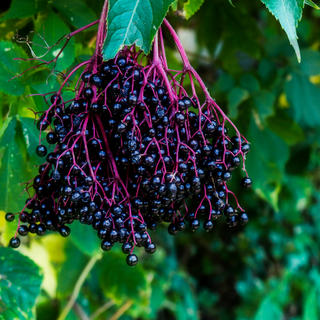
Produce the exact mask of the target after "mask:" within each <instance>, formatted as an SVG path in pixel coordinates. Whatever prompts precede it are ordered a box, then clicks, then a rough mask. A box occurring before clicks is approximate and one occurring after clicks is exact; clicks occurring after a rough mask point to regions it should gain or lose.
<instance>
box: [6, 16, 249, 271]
mask: <svg viewBox="0 0 320 320" xmlns="http://www.w3.org/2000/svg"><path fill="white" fill-rule="evenodd" d="M166 24H167V26H168V28H169V31H170V32H171V33H172V36H173V38H174V40H176V41H178V40H177V38H176V34H175V33H174V31H173V30H172V28H171V27H170V25H168V23H167V22H166ZM177 46H178V49H179V51H180V53H181V55H182V58H183V61H184V69H183V70H182V71H179V72H175V73H174V72H173V71H170V70H169V69H168V67H167V63H166V58H165V52H164V47H163V39H162V34H161V30H160V31H159V38H158V37H156V39H155V41H154V47H153V52H152V57H151V58H150V59H149V58H148V57H146V56H144V55H143V54H142V52H141V51H138V52H136V50H135V47H131V48H129V47H126V48H124V49H123V50H121V51H120V52H119V53H118V54H117V56H116V57H115V58H114V59H112V60H109V61H108V62H103V61H102V58H101V56H98V57H97V58H96V59H94V60H90V61H89V62H88V64H87V66H86V68H85V70H84V71H83V72H82V74H81V77H80V79H79V81H78V83H77V86H76V96H75V99H74V100H72V101H64V100H63V95H62V88H63V86H62V87H61V89H60V90H59V91H58V92H56V93H54V94H53V95H51V97H50V102H51V103H49V107H48V110H47V111H46V112H44V113H43V114H42V115H41V116H40V118H39V119H38V121H37V128H38V129H39V130H40V143H39V146H38V147H37V149H36V153H37V155H38V156H40V157H46V158H45V159H46V162H45V163H44V164H43V165H41V166H39V174H38V175H37V176H36V177H35V178H34V180H33V181H32V182H31V183H30V184H29V185H28V186H27V188H26V190H27V191H28V193H29V195H30V192H29V191H30V188H33V189H34V191H35V194H34V196H30V198H28V199H27V201H26V205H25V207H24V208H23V210H22V211H21V212H20V213H18V215H19V226H18V229H17V233H18V234H19V235H20V236H26V235H27V234H28V232H30V233H36V234H37V235H39V236H42V235H44V234H45V233H46V231H47V230H50V231H57V232H59V233H60V235H61V236H63V237H67V236H69V234H70V228H69V225H70V224H72V223H73V222H74V221H75V220H78V221H79V222H80V223H82V224H86V225H91V226H92V228H94V230H96V232H97V236H98V237H99V238H100V239H101V248H102V250H104V251H108V250H110V249H111V248H112V247H113V245H114V244H115V243H116V242H119V243H122V251H123V252H124V253H125V254H127V260H126V261H127V264H128V265H129V266H134V265H136V264H137V263H138V257H137V256H136V255H135V254H134V253H133V250H134V248H135V246H137V247H144V248H145V251H146V252H147V253H149V254H152V253H154V252H155V251H156V246H155V244H154V243H153V242H152V240H151V238H150V236H149V233H148V230H151V231H154V230H155V229H156V228H157V225H158V224H159V223H161V222H167V223H169V226H168V232H169V234H171V235H176V234H177V233H179V232H180V231H182V230H184V229H185V225H186V222H188V224H189V226H190V228H191V229H192V230H196V229H198V228H199V226H200V225H201V223H200V219H199V218H200V216H203V217H204V218H203V219H202V220H203V222H202V224H203V228H204V229H205V230H206V231H210V230H211V229H212V228H213V225H214V221H215V220H217V219H219V218H220V217H221V216H222V215H225V216H226V218H227V219H226V222H227V224H228V225H229V226H230V227H233V226H235V225H236V224H237V223H240V224H245V223H247V221H248V217H247V214H246V213H245V212H244V210H242V208H241V207H240V205H239V203H238V201H237V199H236V197H235V195H234V194H233V193H232V191H230V190H229V189H228V187H227V182H228V181H229V180H230V179H231V178H232V172H233V170H234V169H236V168H237V167H239V166H241V165H242V168H243V169H244V171H245V167H244V160H245V155H246V154H247V153H248V152H249V150H250V145H249V144H248V142H247V141H246V139H245V138H244V137H243V136H241V134H240V133H239V132H238V130H237V129H236V128H235V126H234V125H233V124H232V122H231V121H230V120H229V119H228V118H227V117H226V116H225V115H224V113H223V112H222V110H221V109H220V108H219V107H218V106H217V105H216V103H215V102H214V101H213V99H211V98H210V96H209V94H208V93H207V91H206V89H205V87H204V85H203V83H202V81H201V79H200V78H199V76H198V74H197V73H196V72H195V71H194V69H192V67H191V66H190V64H189V61H188V60H187V58H186V56H185V53H184V51H183V49H182V47H181V44H180V43H177ZM146 61H147V63H146ZM142 62H143V63H142ZM72 73H73V72H71V74H72ZM186 76H189V77H190V81H191V89H190V94H188V92H187V90H186V88H185V87H184V86H183V81H184V78H185V77H186ZM179 77H180V80H178V78H179ZM194 79H195V80H196V81H197V82H198V83H199V84H200V87H201V88H202V89H203V92H204V94H205V96H206V100H205V101H204V102H203V103H201V102H200V101H199V99H198V96H197V93H196V86H195V83H194ZM66 81H67V80H66ZM66 81H65V82H64V84H65V83H66ZM47 100H49V99H47ZM226 122H228V123H230V124H231V126H232V128H231V129H232V130H233V131H234V132H235V133H234V134H233V135H231V136H230V137H229V135H228V128H227V127H226V125H225V124H226ZM43 132H45V133H46V140H47V142H48V143H49V144H50V145H54V146H55V147H54V151H53V152H49V153H48V150H47V148H46V147H45V145H43V144H42V143H41V133H43ZM241 185H242V187H244V188H250V187H251V179H250V178H249V177H248V176H247V175H246V177H244V178H243V180H242V181H241ZM230 195H231V196H233V198H234V199H235V203H236V206H232V205H231V204H230ZM14 217H15V216H14V214H12V213H8V214H7V215H6V219H7V220H8V221H13V220H14ZM21 223H25V225H21ZM10 245H11V246H12V247H13V248H17V247H18V246H19V245H20V240H19V238H18V237H17V234H16V236H15V237H14V238H12V239H11V241H10Z"/></svg>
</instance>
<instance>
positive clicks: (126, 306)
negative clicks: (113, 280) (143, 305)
mask: <svg viewBox="0 0 320 320" xmlns="http://www.w3.org/2000/svg"><path fill="white" fill-rule="evenodd" d="M132 304H133V301H132V300H129V301H127V302H126V303H125V304H124V305H123V306H122V307H121V308H120V309H119V310H118V311H117V312H116V313H115V314H114V315H113V316H112V317H111V318H110V319H109V320H118V319H119V318H120V317H121V316H122V315H123V314H124V313H125V312H126V311H127V310H128V309H129V308H130V307H131V306H132Z"/></svg>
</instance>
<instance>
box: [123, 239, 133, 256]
mask: <svg viewBox="0 0 320 320" xmlns="http://www.w3.org/2000/svg"><path fill="white" fill-rule="evenodd" d="M132 248H133V246H132V243H130V242H125V243H124V244H123V245H122V252H123V253H125V254H129V253H130V252H131V250H132Z"/></svg>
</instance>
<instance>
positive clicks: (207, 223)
mask: <svg viewBox="0 0 320 320" xmlns="http://www.w3.org/2000/svg"><path fill="white" fill-rule="evenodd" d="M203 228H204V230H206V231H207V232H209V231H210V230H212V228H213V222H212V221H211V220H207V221H205V222H204V223H203Z"/></svg>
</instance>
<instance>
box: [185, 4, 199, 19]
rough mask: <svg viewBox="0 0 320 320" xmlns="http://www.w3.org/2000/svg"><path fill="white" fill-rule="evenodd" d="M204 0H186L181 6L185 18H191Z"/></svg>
mask: <svg viewBox="0 0 320 320" xmlns="http://www.w3.org/2000/svg"><path fill="white" fill-rule="evenodd" d="M203 2H204V0H188V2H186V3H185V4H184V6H183V8H184V11H185V13H186V19H189V18H191V17H192V16H193V15H194V14H195V13H196V12H197V11H198V10H199V9H200V7H201V5H202V4H203Z"/></svg>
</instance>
